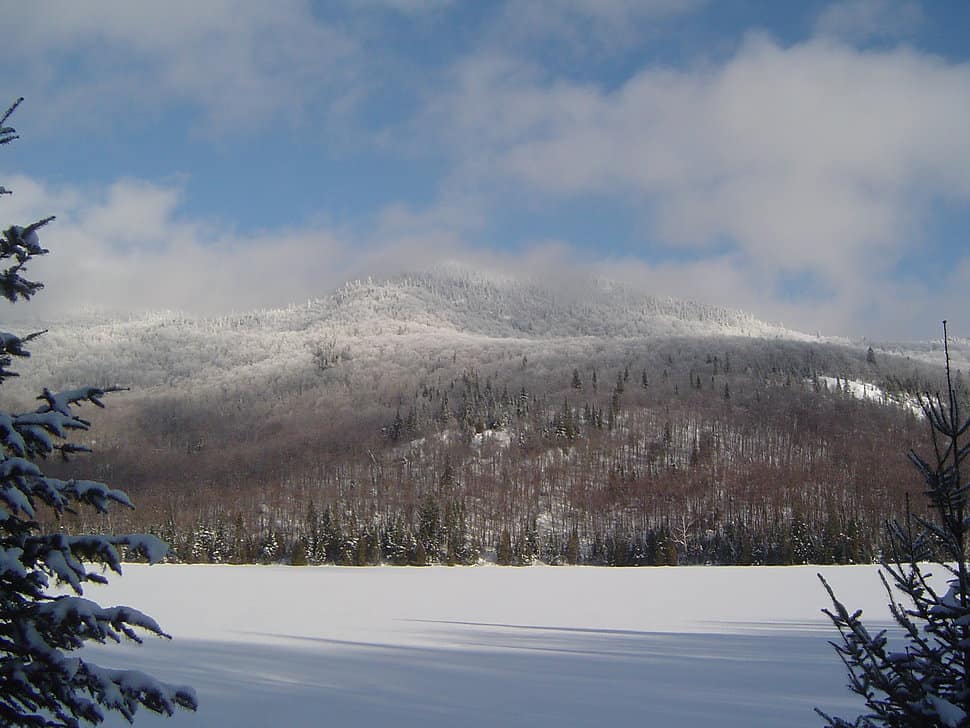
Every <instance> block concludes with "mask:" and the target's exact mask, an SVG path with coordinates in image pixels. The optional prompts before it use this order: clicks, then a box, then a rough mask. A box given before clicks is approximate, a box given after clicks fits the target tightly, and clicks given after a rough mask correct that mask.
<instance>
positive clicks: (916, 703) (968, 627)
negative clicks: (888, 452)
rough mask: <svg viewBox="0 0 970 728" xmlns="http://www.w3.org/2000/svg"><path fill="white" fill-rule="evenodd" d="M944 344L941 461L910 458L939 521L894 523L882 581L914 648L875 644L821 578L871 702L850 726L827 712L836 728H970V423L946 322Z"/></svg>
mask: <svg viewBox="0 0 970 728" xmlns="http://www.w3.org/2000/svg"><path fill="white" fill-rule="evenodd" d="M943 341H944V352H945V354H946V383H947V394H946V397H945V398H944V397H941V396H940V395H936V396H933V397H931V396H928V395H925V396H923V397H922V398H921V405H922V408H923V412H924V414H925V416H926V421H927V422H928V423H929V425H930V441H931V444H932V448H933V458H932V459H925V458H923V457H921V456H920V455H918V454H917V453H916V452H915V451H911V452H910V455H909V457H910V460H911V461H912V463H913V465H914V466H915V467H916V470H917V471H918V472H919V474H920V476H921V477H922V479H923V481H924V483H925V485H926V491H925V494H926V496H927V498H928V500H929V503H930V507H931V509H932V513H933V514H934V515H935V518H934V519H933V520H930V519H927V518H920V517H917V516H914V515H912V514H911V513H910V514H907V520H906V523H905V525H903V524H899V523H894V524H892V525H891V526H890V528H889V538H890V545H891V552H892V553H891V556H892V558H891V559H890V558H886V559H884V560H883V563H882V572H880V578H881V579H882V583H883V585H884V587H885V589H886V593H887V595H888V596H889V610H890V613H891V614H892V617H893V620H894V621H895V622H896V625H897V626H898V627H899V628H900V629H901V630H902V632H903V638H904V639H905V648H904V649H903V650H902V651H895V652H890V651H889V650H888V648H887V639H886V636H885V632H884V631H882V632H879V633H878V634H877V635H875V636H874V637H873V636H870V635H869V633H868V632H867V630H866V629H865V627H864V626H863V624H862V621H861V619H860V618H861V612H859V611H857V612H854V613H851V614H850V613H849V612H848V610H847V609H846V608H845V606H844V605H843V604H842V603H841V602H839V600H838V599H837V598H836V596H835V593H834V592H833V590H832V588H831V587H830V586H829V585H828V584H827V583H826V582H825V580H824V579H822V583H823V585H824V586H825V589H826V591H827V592H828V594H829V597H830V598H831V600H832V604H833V607H834V609H833V610H828V609H826V610H823V611H824V612H825V613H826V614H827V615H828V616H829V618H830V619H831V620H832V622H833V624H834V625H835V626H836V628H837V629H838V630H839V633H840V635H841V637H842V641H841V642H840V643H836V642H833V643H832V644H833V646H834V647H835V650H836V652H837V654H838V655H839V657H840V659H841V660H842V662H843V664H844V665H845V667H846V669H847V670H848V673H849V689H850V690H852V691H853V692H854V693H856V694H858V695H859V696H861V697H862V698H864V699H865V701H866V706H867V708H868V709H869V711H870V712H869V713H867V714H865V715H862V716H859V717H858V718H857V719H856V721H855V722H854V723H849V722H847V721H845V720H843V719H841V718H833V717H830V716H828V715H827V714H825V713H823V712H822V711H820V710H819V711H818V713H819V715H821V716H822V717H823V718H824V719H825V720H826V721H827V722H828V725H829V726H832V727H833V728H846V727H847V726H867V727H868V726H893V727H898V728H909V727H911V726H927V727H933V728H936V727H940V728H968V727H970V675H968V671H970V570H968V557H967V533H968V526H970V519H968V517H967V504H968V501H967V491H968V490H970V483H968V482H965V481H964V480H963V475H962V472H961V470H962V469H963V468H965V464H964V461H965V460H966V459H967V457H968V455H970V446H968V445H966V444H963V442H962V439H961V438H963V437H964V436H965V435H966V433H967V432H968V430H970V419H968V420H966V421H964V420H962V419H961V417H960V408H959V402H958V397H957V395H956V391H955V388H954V385H953V380H952V378H951V372H950V356H949V348H948V339H947V335H946V322H945V321H944V322H943ZM914 524H915V526H916V528H918V529H919V530H918V531H917V530H916V529H914ZM928 556H929V558H931V559H932V561H934V562H935V563H936V564H937V565H938V566H939V567H940V568H941V569H942V570H943V571H945V572H946V573H947V574H948V575H949V577H950V578H949V579H948V581H947V582H946V585H947V589H946V591H945V592H944V593H942V594H941V593H940V592H939V591H937V590H936V589H934V587H933V586H932V583H931V578H932V574H931V573H929V572H928V571H927V570H926V566H925V559H926V558H927V557H928ZM819 578H820V579H821V576H819ZM890 583H891V584H892V586H890ZM894 589H895V592H898V593H900V594H901V595H902V596H903V597H904V599H905V602H906V603H905V604H904V603H903V602H902V601H900V600H898V599H897V598H896V597H895V596H894V591H893V590H894Z"/></svg>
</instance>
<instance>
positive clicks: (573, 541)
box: [566, 528, 579, 566]
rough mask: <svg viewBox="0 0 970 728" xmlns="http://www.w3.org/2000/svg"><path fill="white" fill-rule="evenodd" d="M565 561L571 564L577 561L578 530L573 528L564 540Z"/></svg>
mask: <svg viewBox="0 0 970 728" xmlns="http://www.w3.org/2000/svg"><path fill="white" fill-rule="evenodd" d="M566 563H567V564H570V565H571V566H574V565H576V564H578V563H579V532H578V531H577V530H576V529H575V528H574V529H573V530H572V533H570V534H569V540H568V541H567V542H566Z"/></svg>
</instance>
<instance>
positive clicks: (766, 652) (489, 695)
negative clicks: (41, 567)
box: [86, 564, 889, 728]
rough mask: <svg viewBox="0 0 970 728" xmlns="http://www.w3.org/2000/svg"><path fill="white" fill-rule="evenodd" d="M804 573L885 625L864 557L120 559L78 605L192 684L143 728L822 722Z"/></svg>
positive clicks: (811, 606)
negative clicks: (622, 564)
mask: <svg viewBox="0 0 970 728" xmlns="http://www.w3.org/2000/svg"><path fill="white" fill-rule="evenodd" d="M817 572H821V573H823V574H824V576H825V577H826V579H827V580H828V581H829V582H830V583H831V584H832V586H833V588H834V589H835V590H836V594H837V595H838V596H839V597H840V598H841V599H842V600H843V601H844V602H845V604H846V605H847V606H848V607H849V608H862V609H864V613H865V616H866V617H867V620H868V622H867V623H868V625H869V626H870V628H872V627H876V626H879V625H880V624H885V623H887V622H888V621H889V612H888V609H887V608H886V601H887V600H886V595H885V592H883V591H882V587H881V585H880V583H879V580H878V576H877V569H876V568H875V567H873V566H855V567H685V568H640V569H619V568H612V569H609V568H593V567H542V566H539V567H529V568H508V567H507V568H502V567H494V566H483V567H456V568H447V567H431V568H424V569H416V568H399V567H378V568H350V567H298V568H293V567H284V566H265V567H261V566H182V565H165V566H155V567H147V566H142V565H135V564H132V565H127V566H126V567H125V575H124V577H122V578H115V579H113V581H112V583H111V584H110V585H108V586H106V587H93V588H91V587H89V588H88V589H86V596H88V597H89V598H93V599H96V600H97V601H99V602H100V603H101V604H102V605H104V606H108V605H114V604H127V605H130V606H133V607H136V608H139V609H141V610H143V611H145V612H147V613H148V614H150V615H152V616H153V617H155V618H156V619H157V620H158V621H159V622H160V623H161V625H162V627H163V629H165V630H166V631H167V632H169V633H170V634H172V635H173V636H174V640H173V641H171V642H169V641H166V640H160V639H146V643H145V645H143V646H121V647H119V646H108V647H96V648H91V649H89V650H88V656H89V657H90V658H91V659H94V660H95V661H96V662H98V663H99V664H102V665H104V666H117V667H122V666H123V667H137V668H139V669H145V670H147V671H149V672H152V673H154V674H155V675H156V676H157V677H159V678H160V679H163V680H166V681H168V682H173V683H188V684H191V685H193V686H194V687H195V688H196V690H197V692H198V695H199V700H200V709H199V712H198V713H196V714H190V713H180V714H178V715H176V716H175V717H174V718H171V719H164V718H159V717H155V716H153V715H150V714H147V713H141V714H139V716H138V719H137V721H136V725H139V726H141V725H145V726H156V725H158V726H162V725H165V726H171V727H172V728H176V727H179V728H181V727H182V726H211V727H213V728H221V727H222V726H239V727H249V726H251V727H253V728H256V727H257V726H341V727H346V728H351V727H354V726H359V727H361V728H363V727H369V726H384V725H394V726H396V727H400V728H409V727H411V726H414V727H417V726H423V727H424V728H435V727H438V726H441V727H442V728H443V727H444V726H449V727H450V726H470V727H478V726H482V727H484V726H489V727H490V728H491V727H494V726H496V725H502V726H530V728H545V727H546V726H550V727H552V726H555V727H556V728H561V727H563V726H576V727H577V728H578V727H579V726H613V725H623V724H633V723H634V722H636V723H637V724H641V725H651V726H711V725H719V726H726V727H728V728H733V727H734V726H738V727H740V726H782V725H784V726H817V725H820V720H819V719H818V717H817V716H816V715H815V714H814V713H813V711H812V708H813V707H814V706H816V705H817V706H819V707H822V708H823V709H825V710H826V711H827V712H830V713H834V714H840V715H844V716H852V717H854V716H855V715H856V714H858V712H859V711H860V709H861V704H860V703H859V702H858V701H856V700H855V699H854V697H853V696H852V695H850V694H849V692H848V691H847V690H846V688H845V682H846V681H845V675H844V673H843V669H842V667H841V663H840V662H839V661H838V658H837V657H836V655H835V653H834V651H833V650H832V648H831V647H830V646H829V645H828V643H827V641H828V640H830V639H835V638H836V637H837V633H836V632H835V630H834V628H832V627H831V626H830V623H829V622H828V621H827V618H826V617H825V616H824V615H823V614H821V612H820V610H821V608H822V607H825V606H827V604H826V595H825V592H824V590H823V589H822V586H821V584H820V583H819V581H818V579H817V577H816V573H817ZM107 725H112V726H121V725H126V724H125V723H124V721H123V720H121V719H114V718H113V719H111V720H109V722H108V723H107Z"/></svg>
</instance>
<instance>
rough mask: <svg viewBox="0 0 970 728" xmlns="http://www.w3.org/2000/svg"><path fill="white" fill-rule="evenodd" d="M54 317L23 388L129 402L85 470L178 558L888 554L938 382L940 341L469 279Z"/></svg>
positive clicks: (593, 288)
mask: <svg viewBox="0 0 970 728" xmlns="http://www.w3.org/2000/svg"><path fill="white" fill-rule="evenodd" d="M45 327H46V328H48V329H49V333H48V334H46V335H45V336H43V337H41V338H40V339H38V340H37V341H36V342H32V343H35V344H36V345H35V346H33V353H34V358H32V359H30V360H28V361H27V362H25V365H24V366H22V367H21V370H22V373H23V377H22V378H21V380H20V381H19V382H18V383H17V384H16V387H17V389H13V388H12V387H10V388H7V387H5V389H6V391H7V394H8V396H10V395H11V394H15V395H16V396H19V397H20V398H22V401H23V402H24V403H25V404H26V403H29V402H30V397H32V396H33V393H35V392H36V391H37V390H38V389H39V387H40V386H44V385H48V386H54V387H62V386H74V385H78V384H81V383H93V384H99V385H124V386H128V387H130V388H131V390H132V391H131V392H130V393H126V394H124V395H117V396H114V397H112V400H111V407H109V408H108V410H107V411H106V412H104V413H100V412H98V413H94V415H93V419H95V420H96V432H97V442H96V443H92V444H95V445H96V450H97V453H96V454H95V455H93V456H90V457H87V458H85V459H83V460H82V461H81V463H80V467H82V468H83V469H84V470H83V473H84V475H85V477H91V478H95V479H105V480H110V481H111V482H112V483H115V481H118V482H117V484H118V485H124V486H125V487H126V488H128V489H129V490H130V491H131V492H132V495H133V496H135V499H136V502H138V503H139V504H140V509H139V511H137V512H135V513H133V514H119V515H116V516H115V518H116V519H120V520H116V521H115V524H116V525H117V523H125V524H128V525H129V526H130V527H131V528H133V529H136V530H148V531H153V532H156V533H159V534H160V535H162V536H163V537H165V538H166V539H167V540H169V541H171V542H172V543H173V544H174V545H175V547H176V552H177V554H178V555H179V557H180V558H182V559H184V560H202V561H206V560H208V561H220V560H243V561H253V560H263V561H274V560H279V559H284V560H294V561H297V562H299V561H302V560H304V559H306V560H309V561H311V562H315V561H324V560H327V561H336V562H339V563H372V562H374V561H378V560H383V561H390V562H392V563H423V562H425V561H449V562H456V563H467V562H473V561H475V560H476V559H478V558H481V557H487V558H489V559H493V560H496V561H498V562H500V563H528V562H530V561H531V560H534V559H542V560H544V561H547V562H560V561H573V560H577V559H578V560H581V561H584V562H586V563H603V564H647V563H671V562H680V563H684V562H687V563H696V562H712V563H769V562H770V563H794V562H802V561H806V560H822V561H826V560H827V561H832V560H843V561H844V560H860V559H861V560H865V559H871V558H872V557H873V556H875V555H877V554H878V552H879V549H880V548H881V536H880V534H881V533H882V524H883V523H884V522H885V520H886V519H887V518H891V517H894V516H896V515H898V514H900V513H901V512H902V509H903V508H904V507H905V493H906V492H907V491H908V490H911V489H912V488H914V487H917V486H916V485H914V484H913V483H911V482H910V480H912V478H911V476H912V473H910V466H909V464H908V463H907V461H906V459H905V457H904V453H905V452H906V451H907V450H908V449H909V448H910V447H914V446H916V445H917V444H918V443H919V442H920V440H921V438H922V437H923V427H924V425H923V423H922V422H921V420H920V418H919V416H918V407H916V406H915V399H914V396H915V395H916V394H917V393H920V392H924V391H935V390H937V389H939V388H940V384H941V369H940V367H939V364H936V365H935V366H934V365H931V364H929V363H927V361H925V360H926V359H928V358H930V357H932V356H933V355H937V356H936V358H937V360H939V357H938V354H939V352H938V351H934V350H933V348H932V345H922V346H909V347H908V348H907V347H902V346H897V347H896V348H895V350H894V351H890V349H889V348H888V347H879V346H878V345H873V349H874V356H873V357H868V356H867V352H868V348H869V342H850V341H846V340H842V339H835V338H821V337H814V336H808V335H805V334H802V333H799V332H795V331H791V330H788V329H785V328H783V327H781V326H777V325H773V324H768V323H765V322H762V321H758V320H757V319H755V318H754V317H752V316H749V315H747V314H744V313H742V312H738V311H731V310H726V309H720V308H716V307H712V306H706V305H701V304H695V303H689V302H681V301H674V300H670V299H657V298H653V297H650V296H645V295H642V294H639V293H637V292H635V291H632V290H630V289H628V288H624V287H622V286H618V285H616V284H614V283H610V282H609V281H593V280H575V281H568V282H567V281H559V282H557V284H556V285H555V286H553V285H549V284H543V283H542V282H539V281H535V280H519V279H516V278H513V277H508V276H496V275H485V274H481V273H477V272H473V271H469V270H467V269H459V268H455V267H441V268H439V269H436V270H434V271H430V272H427V271H425V272H419V273H413V274H410V275H405V276H400V277H397V278H394V279H391V280H387V281H383V282H379V283H378V282H374V281H358V282H354V283H350V284H347V285H345V286H343V287H342V288H340V289H339V290H338V291H336V292H334V293H333V294H332V295H330V296H327V297H325V298H321V299H319V300H314V301H309V302H307V303H306V304H305V305H300V306H291V307H289V308H286V309H280V310H272V311H257V312H251V313H247V314H242V315H234V316H224V317H220V318H198V317H193V316H188V315H183V314H175V313H159V314H152V315H148V316H137V317H131V318H129V319H127V320H118V319H108V318H97V317H92V316H88V317H87V318H85V319H84V320H75V321H70V322H62V323H50V324H47V325H45ZM953 348H954V353H955V354H956V355H957V357H959V356H965V354H966V352H967V350H968V347H967V346H966V342H954V347H953ZM961 387H962V385H961ZM961 392H962V394H961V396H963V397H965V392H964V390H963V389H961ZM75 525H76V527H77V528H85V529H91V528H95V529H96V528H99V527H100V526H98V524H97V523H90V522H79V523H77V524H75Z"/></svg>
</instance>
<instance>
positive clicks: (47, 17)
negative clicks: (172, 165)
mask: <svg viewBox="0 0 970 728" xmlns="http://www.w3.org/2000/svg"><path fill="white" fill-rule="evenodd" d="M4 22H5V24H6V27H8V28H11V29H16V30H15V32H10V33H8V34H7V36H8V37H7V39H6V40H5V48H6V50H7V52H8V54H9V55H10V57H11V58H13V59H16V61H17V63H18V65H19V66H20V67H22V68H23V69H24V73H25V74H26V76H27V78H26V79H24V82H25V85H26V86H27V87H30V88H31V89H33V90H32V92H31V95H32V96H33V97H34V98H42V99H44V100H45V101H46V104H47V106H48V107H49V111H50V115H51V116H53V117H54V118H56V119H57V120H58V121H59V122H61V123H64V122H65V121H66V120H67V119H71V118H73V119H77V118H78V117H79V116H80V117H83V116H84V115H85V114H88V113H90V112H92V111H96V112H97V115H98V118H99V120H100V121H101V122H102V123H103V122H104V114H105V110H107V109H111V110H114V111H119V110H124V111H128V112H130V111H131V109H132V107H133V106H134V107H136V108H139V109H141V110H142V111H144V110H145V109H156V110H167V108H168V106H169V104H171V103H173V102H174V103H188V104H191V105H194V106H198V107H201V108H202V109H203V110H204V112H205V114H206V115H207V116H208V118H209V119H210V121H211V122H213V123H215V124H217V125H219V126H226V125H244V126H249V125H251V124H253V123H257V122H265V121H266V120H270V119H273V120H276V119H284V120H288V121H291V120H297V121H299V120H301V117H302V115H303V114H304V113H306V112H307V106H308V104H310V103H312V102H313V101H315V100H316V101H318V100H319V99H320V98H326V99H330V100H332V99H333V98H338V99H339V97H340V96H341V95H342V94H344V93H346V92H347V90H348V88H349V85H350V83H349V82H350V80H351V79H352V78H353V77H354V74H355V73H356V71H355V69H354V63H353V61H354V59H356V57H357V55H356V51H357V48H356V46H355V43H354V41H352V40H351V39H350V38H348V37H347V35H346V34H344V33H341V32H339V31H338V30H336V29H334V28H331V27H329V26H327V25H326V24H325V23H323V22H321V21H320V20H318V19H317V18H316V17H315V16H314V14H313V12H312V9H311V6H310V5H309V4H308V3H306V2H302V1H301V0H283V1H281V2H274V3H259V2H256V3H252V2H235V1H233V0H207V1H206V2H192V1H191V0H170V1H169V2H164V3H132V2H126V1H125V0H94V1H93V2H86V3H76V2H71V0H38V1H37V2H30V3H18V4H16V5H13V6H11V7H9V8H7V9H6V10H5V12H4Z"/></svg>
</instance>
